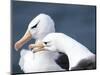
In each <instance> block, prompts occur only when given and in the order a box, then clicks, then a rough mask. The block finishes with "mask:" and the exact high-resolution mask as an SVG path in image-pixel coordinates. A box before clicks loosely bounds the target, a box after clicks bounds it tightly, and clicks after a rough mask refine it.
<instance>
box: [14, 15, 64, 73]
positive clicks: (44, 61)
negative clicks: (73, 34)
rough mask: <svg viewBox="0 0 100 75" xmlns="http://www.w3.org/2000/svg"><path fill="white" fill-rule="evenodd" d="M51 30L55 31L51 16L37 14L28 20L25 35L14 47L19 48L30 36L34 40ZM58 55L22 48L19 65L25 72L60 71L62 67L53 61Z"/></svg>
mask: <svg viewBox="0 0 100 75" xmlns="http://www.w3.org/2000/svg"><path fill="white" fill-rule="evenodd" d="M52 32H55V27H54V21H53V20H52V18H51V17H50V16H48V15H46V14H39V15H38V16H37V17H36V18H34V19H33V20H32V21H31V22H30V24H29V26H28V29H27V31H26V33H25V35H24V36H23V37H22V38H21V39H20V40H19V41H17V42H16V43H15V49H16V50H18V49H19V48H21V47H22V46H23V45H24V44H25V43H27V41H29V40H30V39H31V38H34V39H36V41H38V40H42V39H43V38H44V37H45V36H46V35H47V34H49V33H52ZM58 56H59V53H58V52H52V51H40V52H37V53H32V51H31V50H25V49H22V51H21V58H20V61H19V66H20V67H21V69H22V70H23V71H24V72H25V73H28V72H45V71H61V70H64V69H62V68H61V67H60V66H59V65H57V64H56V62H55V59H56V58H57V57H58Z"/></svg>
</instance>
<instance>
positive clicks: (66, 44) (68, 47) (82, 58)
mask: <svg viewBox="0 0 100 75" xmlns="http://www.w3.org/2000/svg"><path fill="white" fill-rule="evenodd" d="M42 41H43V42H44V43H43V45H45V47H44V49H47V50H50V51H59V52H63V53H65V54H67V55H68V59H69V70H84V69H95V68H96V67H95V66H96V65H95V54H93V53H92V52H90V51H89V50H88V48H86V47H85V46H83V45H82V44H81V43H79V42H78V41H76V40H74V39H73V38H71V37H69V36H67V35H65V34H63V33H50V34H48V35H47V36H46V37H45V38H44V39H43V40H42Z"/></svg>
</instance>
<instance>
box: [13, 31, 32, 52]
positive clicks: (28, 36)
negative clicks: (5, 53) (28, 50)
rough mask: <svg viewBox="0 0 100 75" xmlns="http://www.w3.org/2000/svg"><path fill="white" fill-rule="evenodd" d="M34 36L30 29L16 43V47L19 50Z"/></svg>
mask: <svg viewBox="0 0 100 75" xmlns="http://www.w3.org/2000/svg"><path fill="white" fill-rule="evenodd" d="M31 38H32V35H31V33H30V32H29V31H28V32H26V33H25V35H24V36H23V37H22V38H21V39H20V40H19V41H17V42H16V43H15V49H16V50H17V51H18V50H19V49H20V48H21V47H22V46H23V45H24V44H25V43H26V42H28V41H29V40H30V39H31Z"/></svg>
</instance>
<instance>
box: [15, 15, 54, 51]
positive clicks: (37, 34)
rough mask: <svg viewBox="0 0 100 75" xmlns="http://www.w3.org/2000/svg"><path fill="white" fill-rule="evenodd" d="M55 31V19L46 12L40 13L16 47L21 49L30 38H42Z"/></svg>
mask: <svg viewBox="0 0 100 75" xmlns="http://www.w3.org/2000/svg"><path fill="white" fill-rule="evenodd" d="M52 32H55V27H54V21H53V20H52V18H51V17H50V16H48V15H46V14H39V15H38V16H37V17H35V18H34V19H33V20H32V21H31V22H30V23H29V26H28V28H27V31H26V33H25V34H24V36H23V37H22V38H21V39H20V40H19V41H17V42H16V43H15V49H16V50H18V49H20V48H21V47H22V46H23V45H24V44H25V43H27V42H28V41H29V40H30V39H32V38H34V39H36V40H42V39H43V38H44V37H45V36H46V35H47V34H49V33H52Z"/></svg>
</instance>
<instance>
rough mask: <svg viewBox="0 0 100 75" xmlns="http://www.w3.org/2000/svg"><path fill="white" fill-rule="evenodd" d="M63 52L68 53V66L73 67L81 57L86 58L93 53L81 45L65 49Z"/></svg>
mask: <svg viewBox="0 0 100 75" xmlns="http://www.w3.org/2000/svg"><path fill="white" fill-rule="evenodd" d="M65 53H66V54H67V55H68V58H69V62H70V68H72V67H75V66H76V65H77V64H78V63H79V62H80V61H81V60H82V59H85V58H86V59H87V58H88V57H89V56H92V55H93V53H91V52H90V51H89V50H88V49H87V48H86V47H84V46H82V45H78V46H75V47H73V48H72V49H69V50H65Z"/></svg>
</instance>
